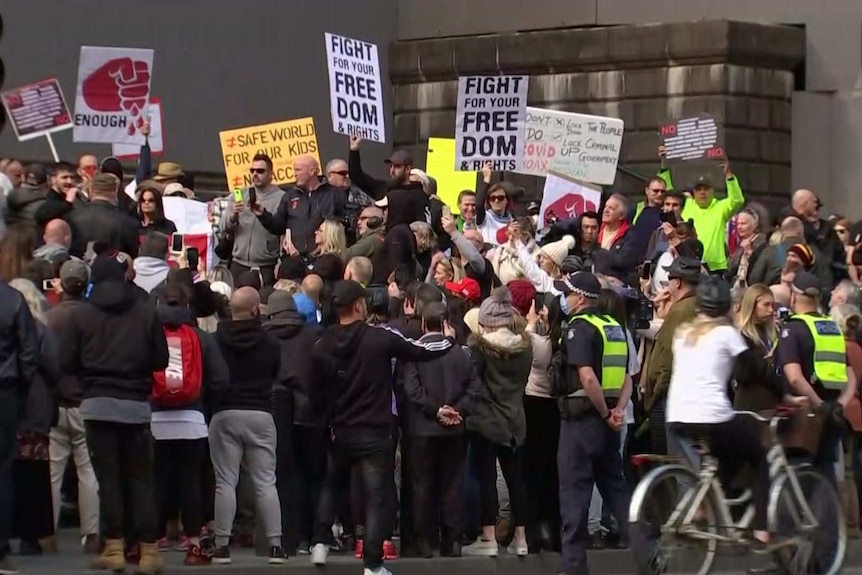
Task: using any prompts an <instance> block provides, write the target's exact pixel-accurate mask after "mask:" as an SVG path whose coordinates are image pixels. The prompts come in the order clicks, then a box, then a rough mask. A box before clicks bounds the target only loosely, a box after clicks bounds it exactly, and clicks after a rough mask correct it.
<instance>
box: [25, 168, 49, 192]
mask: <svg viewBox="0 0 862 575" xmlns="http://www.w3.org/2000/svg"><path fill="white" fill-rule="evenodd" d="M47 182H48V166H46V165H45V164H40V163H38V162H34V163H32V164H27V167H26V168H24V183H25V184H26V185H28V186H33V187H36V186H44V185H45V184H46V183H47Z"/></svg>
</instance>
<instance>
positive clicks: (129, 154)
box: [112, 97, 165, 161]
mask: <svg viewBox="0 0 862 575" xmlns="http://www.w3.org/2000/svg"><path fill="white" fill-rule="evenodd" d="M147 117H149V118H150V137H149V138H148V140H149V142H150V155H151V156H153V157H159V156H161V155H162V154H164V152H165V137H164V132H163V127H162V126H163V121H164V119H163V117H162V101H161V99H160V98H155V97H153V98H150V105H149V108H148V112H147V113H146V115H145V116H144V119H146V118H147ZM112 148H113V150H112V151H113V153H114V156H115V157H117V158H119V159H120V160H126V161H134V160H137V159H138V156H139V155H140V153H141V147H140V146H134V145H130V144H114V145H113V146H112Z"/></svg>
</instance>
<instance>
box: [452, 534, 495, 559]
mask: <svg viewBox="0 0 862 575" xmlns="http://www.w3.org/2000/svg"><path fill="white" fill-rule="evenodd" d="M497 553H498V549H497V542H496V541H485V540H484V539H482V538H481V537H480V538H478V539H476V541H474V542H473V543H471V544H470V545H465V546H464V547H462V548H461V554H462V555H467V556H470V557H496V556H497Z"/></svg>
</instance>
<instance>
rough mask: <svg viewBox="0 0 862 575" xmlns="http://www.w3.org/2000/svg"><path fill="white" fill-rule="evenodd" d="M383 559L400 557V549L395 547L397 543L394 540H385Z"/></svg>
mask: <svg viewBox="0 0 862 575" xmlns="http://www.w3.org/2000/svg"><path fill="white" fill-rule="evenodd" d="M383 559H384V560H386V561H392V560H393V559H398V549H396V548H395V543H393V542H392V541H384V542H383Z"/></svg>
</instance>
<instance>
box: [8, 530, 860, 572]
mask: <svg viewBox="0 0 862 575" xmlns="http://www.w3.org/2000/svg"><path fill="white" fill-rule="evenodd" d="M162 556H163V557H164V559H165V566H166V568H165V571H166V572H167V573H168V574H170V573H178V572H186V573H189V572H192V573H199V574H201V575H210V574H214V575H244V574H246V573H250V572H255V573H258V572H259V573H263V572H267V571H269V572H271V571H273V570H279V571H281V570H289V571H291V572H292V573H293V574H294V575H321V574H322V573H325V574H327V575H358V574H359V573H361V572H362V571H361V569H362V562H361V561H360V560H358V559H354V558H353V557H349V556H339V555H335V554H333V555H330V562H329V564H328V565H327V566H326V567H325V568H324V569H319V568H316V567H314V566H313V565H311V564H310V561H309V558H308V556H300V557H291V558H290V560H289V561H288V562H287V564H286V565H283V566H270V565H267V563H266V559H265V558H263V557H255V556H254V554H253V551H252V550H250V549H239V550H232V556H233V563H232V564H231V565H212V566H209V567H184V566H183V565H182V560H183V554H182V553H178V552H167V553H163V554H162ZM15 559H16V560H17V564H18V566H19V567H20V569H21V573H22V575H54V574H59V575H64V574H68V575H71V574H73V573H74V574H91V573H92V574H95V573H99V572H98V571H93V570H91V569H89V562H90V559H91V557H88V556H86V555H84V554H83V553H82V552H81V551H80V540H79V539H78V537H77V535H76V534H75V533H74V532H73V531H70V530H63V531H61V534H60V552H59V553H57V554H51V555H44V556H41V557H15ZM589 560H590V570H591V572H592V573H593V574H594V575H598V574H607V575H617V574H619V575H622V574H626V575H628V574H631V573H634V572H635V569H634V564H633V562H632V558H631V555H630V553H629V552H628V551H595V552H591V553H590V559H589ZM755 560H756V559H751V558H747V557H723V558H721V559H720V560H719V562H718V564H717V565H716V571H715V573H717V574H723V575H730V574H737V573H739V574H743V573H745V569H746V568H747V567H750V566H753V565H755V563H754V562H753V561H755ZM387 566H388V567H389V569H391V570H392V572H393V573H394V574H395V575H555V574H556V573H558V572H559V557H557V556H555V555H531V556H529V557H527V558H518V557H513V556H509V555H505V554H501V555H500V556H499V557H498V558H497V559H485V558H466V557H465V558H461V559H399V560H397V561H392V562H390V563H388V564H387ZM126 573H134V570H133V569H132V568H131V567H130V568H129V569H127V570H126ZM844 573H846V574H848V575H862V543H859V542H853V543H851V547H850V550H849V552H848V560H847V568H846V569H845V570H844Z"/></svg>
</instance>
